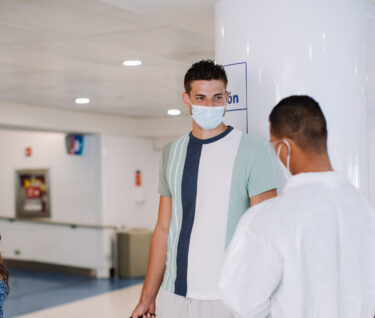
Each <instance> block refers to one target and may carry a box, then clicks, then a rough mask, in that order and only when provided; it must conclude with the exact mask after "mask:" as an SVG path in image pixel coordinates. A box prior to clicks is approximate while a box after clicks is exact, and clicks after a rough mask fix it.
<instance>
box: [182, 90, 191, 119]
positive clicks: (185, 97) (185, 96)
mask: <svg viewBox="0 0 375 318" xmlns="http://www.w3.org/2000/svg"><path fill="white" fill-rule="evenodd" d="M182 100H183V102H184V104H185V106H186V107H187V108H189V113H190V114H191V113H192V109H191V108H192V107H191V104H190V97H189V94H188V93H186V92H184V93H183V94H182Z"/></svg>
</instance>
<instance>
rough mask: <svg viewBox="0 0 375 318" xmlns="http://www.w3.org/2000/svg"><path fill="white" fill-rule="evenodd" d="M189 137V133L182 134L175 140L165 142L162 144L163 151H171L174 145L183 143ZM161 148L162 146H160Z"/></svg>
mask: <svg viewBox="0 0 375 318" xmlns="http://www.w3.org/2000/svg"><path fill="white" fill-rule="evenodd" d="M188 138H189V134H188V133H187V134H185V135H182V136H180V137H178V138H175V139H174V140H172V141H169V142H168V143H166V144H164V145H163V146H162V152H163V153H169V151H170V150H171V148H172V147H174V146H177V145H179V144H182V143H183V141H184V140H186V139H188ZM159 149H160V148H159Z"/></svg>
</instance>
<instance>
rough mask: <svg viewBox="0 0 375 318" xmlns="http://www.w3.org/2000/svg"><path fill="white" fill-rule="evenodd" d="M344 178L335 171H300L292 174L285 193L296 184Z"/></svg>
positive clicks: (326, 181) (328, 181) (325, 181)
mask: <svg viewBox="0 0 375 318" xmlns="http://www.w3.org/2000/svg"><path fill="white" fill-rule="evenodd" d="M343 179H344V178H343V177H342V176H341V175H339V174H338V173H337V172H335V171H325V172H308V173H299V174H297V175H294V176H292V177H291V178H290V179H289V180H288V182H287V183H286V185H285V187H284V190H283V193H284V192H287V191H289V190H290V189H291V188H294V187H295V186H299V185H304V184H311V183H330V182H334V181H338V180H343Z"/></svg>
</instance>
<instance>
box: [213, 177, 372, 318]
mask: <svg viewBox="0 0 375 318" xmlns="http://www.w3.org/2000/svg"><path fill="white" fill-rule="evenodd" d="M220 288H221V292H222V298H223V301H224V303H225V304H226V305H227V306H229V308H231V310H232V311H233V313H234V314H235V316H236V317H246V318H248V317H257V318H258V317H268V316H271V317H272V318H373V317H374V316H375V213H374V211H373V210H372V208H371V207H370V205H369V203H368V201H367V200H366V199H365V198H364V197H363V196H362V195H361V194H360V193H359V191H358V190H357V189H355V188H354V187H353V186H352V185H351V184H349V183H348V182H347V181H345V180H344V179H343V178H342V177H340V176H339V175H338V174H336V173H335V172H324V173H306V174H299V175H296V176H294V177H292V178H291V179H290V180H289V181H288V183H287V185H286V187H285V189H284V191H283V194H282V195H281V196H279V197H277V198H274V199H271V200H268V201H266V202H263V203H262V204H259V205H257V206H255V207H253V208H251V209H249V210H248V211H247V212H246V214H245V215H244V216H243V217H242V219H241V221H240V223H239V225H238V227H237V230H236V234H235V236H234V238H233V240H232V242H231V244H230V245H229V248H228V251H227V254H226V260H225V264H224V267H223V270H222V275H221V279H220Z"/></svg>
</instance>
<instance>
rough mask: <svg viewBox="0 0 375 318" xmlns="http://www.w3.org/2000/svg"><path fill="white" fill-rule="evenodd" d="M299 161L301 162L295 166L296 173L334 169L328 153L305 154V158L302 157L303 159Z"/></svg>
mask: <svg viewBox="0 0 375 318" xmlns="http://www.w3.org/2000/svg"><path fill="white" fill-rule="evenodd" d="M298 162H299V164H297V165H296V166H295V169H294V170H295V171H294V172H295V173H294V174H299V173H308V172H328V171H333V168H332V165H331V161H330V160H329V156H328V153H324V154H321V155H317V154H308V155H306V156H305V158H301V160H299V161H298Z"/></svg>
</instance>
